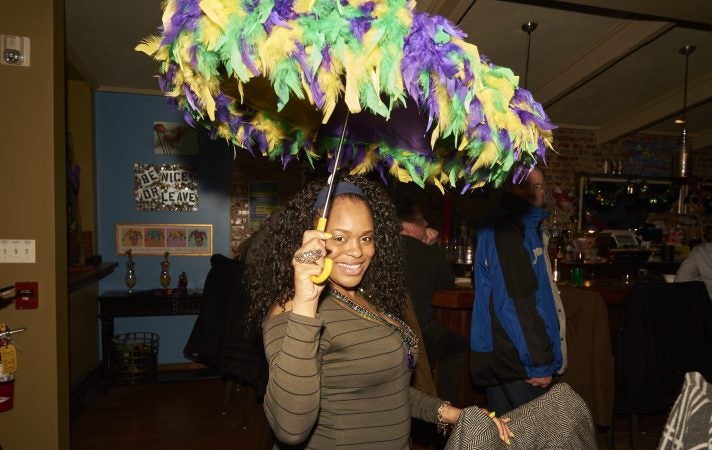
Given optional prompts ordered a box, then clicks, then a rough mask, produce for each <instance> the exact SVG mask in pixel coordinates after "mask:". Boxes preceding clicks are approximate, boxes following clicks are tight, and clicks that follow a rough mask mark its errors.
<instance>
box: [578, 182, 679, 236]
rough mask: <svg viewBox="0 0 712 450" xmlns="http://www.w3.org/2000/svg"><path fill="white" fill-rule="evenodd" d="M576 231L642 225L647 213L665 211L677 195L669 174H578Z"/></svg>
mask: <svg viewBox="0 0 712 450" xmlns="http://www.w3.org/2000/svg"><path fill="white" fill-rule="evenodd" d="M578 189H579V208H578V209H579V215H578V219H579V220H578V229H579V231H600V230H606V229H608V230H611V229H615V230H627V229H632V228H636V227H639V226H641V225H643V224H644V223H645V221H646V218H647V217H648V214H650V213H666V212H669V211H670V209H671V208H672V207H673V206H674V205H675V202H676V201H677V199H678V192H679V186H678V185H677V184H676V183H674V182H673V180H672V179H670V178H663V177H636V176H634V175H600V174H589V173H581V174H579V176H578Z"/></svg>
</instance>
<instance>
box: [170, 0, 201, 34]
mask: <svg viewBox="0 0 712 450" xmlns="http://www.w3.org/2000/svg"><path fill="white" fill-rule="evenodd" d="M202 13H203V12H202V11H201V10H200V1H199V0H184V1H182V2H180V3H178V5H177V7H176V12H175V14H173V16H171V19H170V23H169V24H168V29H164V30H163V38H162V39H161V45H167V44H170V43H171V42H174V41H175V40H176V39H177V37H178V33H180V32H181V31H182V30H183V29H186V30H187V31H194V30H195V28H196V23H197V20H198V18H200V17H201V16H202ZM164 28H165V27H164Z"/></svg>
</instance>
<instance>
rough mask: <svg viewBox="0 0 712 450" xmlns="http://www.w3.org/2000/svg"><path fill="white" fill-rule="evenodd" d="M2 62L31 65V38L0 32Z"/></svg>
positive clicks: (10, 64)
mask: <svg viewBox="0 0 712 450" xmlns="http://www.w3.org/2000/svg"><path fill="white" fill-rule="evenodd" d="M0 64H4V65H6V66H21V67H30V38H28V37H27V36H13V35H11V34H0Z"/></svg>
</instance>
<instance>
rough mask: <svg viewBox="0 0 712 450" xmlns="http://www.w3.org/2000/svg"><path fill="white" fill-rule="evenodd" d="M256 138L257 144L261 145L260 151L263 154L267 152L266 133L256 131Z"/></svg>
mask: <svg viewBox="0 0 712 450" xmlns="http://www.w3.org/2000/svg"><path fill="white" fill-rule="evenodd" d="M256 134H257V136H256V139H257V144H258V145H259V149H260V153H262V154H263V155H266V154H267V136H265V135H264V133H260V132H257V133H256Z"/></svg>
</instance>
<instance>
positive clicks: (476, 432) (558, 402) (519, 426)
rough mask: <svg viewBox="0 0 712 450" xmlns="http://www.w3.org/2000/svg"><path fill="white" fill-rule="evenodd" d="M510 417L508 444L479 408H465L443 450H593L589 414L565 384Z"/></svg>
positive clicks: (594, 439) (556, 386)
mask: <svg viewBox="0 0 712 450" xmlns="http://www.w3.org/2000/svg"><path fill="white" fill-rule="evenodd" d="M504 416H505V417H509V418H511V419H512V420H511V422H509V428H510V429H511V430H512V432H513V433H514V437H513V438H512V439H511V445H509V446H508V445H505V443H504V442H502V440H501V439H500V438H499V434H498V432H497V427H496V426H495V425H494V423H493V422H492V419H490V418H489V417H487V415H486V414H485V413H483V412H482V410H481V409H480V408H478V407H470V408H465V409H464V410H463V412H462V415H461V416H460V420H459V421H458V423H457V425H456V426H455V428H454V429H453V430H452V433H451V435H450V439H449V440H448V442H447V445H446V447H445V449H446V450H472V449H483V450H484V449H488V450H489V449H511V450H515V449H519V450H521V449H528V450H544V449H552V450H553V449H561V450H564V449H565V450H588V449H592V450H594V449H596V448H597V446H596V437H595V432H594V429H593V420H592V419H591V412H590V411H589V409H588V406H586V403H585V402H584V401H583V399H582V398H581V397H580V396H579V395H578V394H576V393H575V392H574V391H573V389H571V387H570V386H569V385H568V384H566V383H558V384H556V385H554V386H553V387H552V388H551V389H549V391H548V392H547V393H546V394H544V395H542V396H541V397H539V398H537V399H534V400H532V401H530V402H529V403H526V404H524V405H522V406H520V407H519V408H517V409H515V410H513V411H511V412H510V413H508V414H505V415H504Z"/></svg>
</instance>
